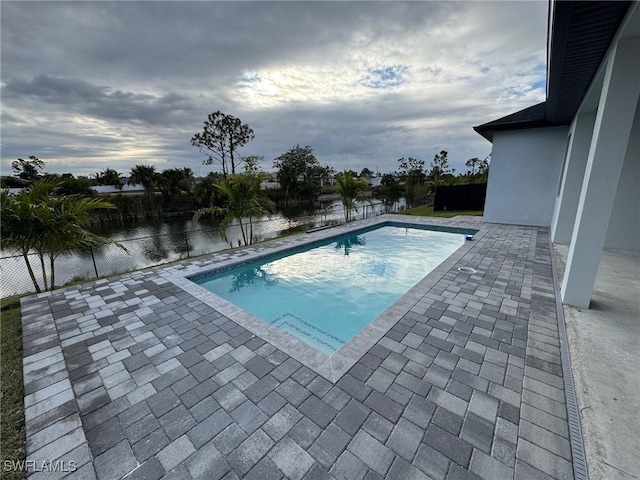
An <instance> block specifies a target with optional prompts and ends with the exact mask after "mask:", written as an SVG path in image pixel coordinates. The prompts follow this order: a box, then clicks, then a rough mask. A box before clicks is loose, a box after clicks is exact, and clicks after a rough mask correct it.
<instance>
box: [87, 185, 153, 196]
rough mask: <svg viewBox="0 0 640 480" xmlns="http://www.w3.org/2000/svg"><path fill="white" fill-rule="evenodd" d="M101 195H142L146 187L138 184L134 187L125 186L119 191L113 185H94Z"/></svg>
mask: <svg viewBox="0 0 640 480" xmlns="http://www.w3.org/2000/svg"><path fill="white" fill-rule="evenodd" d="M91 188H92V189H93V190H95V191H96V192H97V193H99V194H103V195H108V194H112V193H114V194H115V193H142V192H144V186H143V185H141V184H139V183H136V184H134V185H129V184H126V183H125V184H124V185H122V189H121V190H119V189H117V188H116V187H115V186H113V185H94V186H93V187H91Z"/></svg>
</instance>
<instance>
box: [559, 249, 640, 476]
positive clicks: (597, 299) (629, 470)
mask: <svg viewBox="0 0 640 480" xmlns="http://www.w3.org/2000/svg"><path fill="white" fill-rule="evenodd" d="M554 250H555V253H556V259H557V266H558V274H559V275H562V273H563V270H564V264H565V259H566V256H567V253H568V247H566V246H563V245H556V246H554ZM564 315H565V321H566V325H567V335H568V337H569V347H570V351H571V364H572V367H573V375H574V380H575V384H576V395H577V399H578V404H579V407H580V416H581V420H582V428H583V436H584V441H585V450H586V455H587V464H588V467H589V474H590V478H591V479H593V480H628V479H637V478H640V476H639V472H640V455H639V454H638V452H640V415H639V413H640V374H638V365H640V255H639V254H637V253H627V252H617V251H615V252H614V251H604V252H603V254H602V258H601V260H600V266H599V270H598V275H597V277H596V284H595V289H594V292H593V297H592V300H591V305H590V308H589V309H578V308H574V307H569V306H565V307H564Z"/></svg>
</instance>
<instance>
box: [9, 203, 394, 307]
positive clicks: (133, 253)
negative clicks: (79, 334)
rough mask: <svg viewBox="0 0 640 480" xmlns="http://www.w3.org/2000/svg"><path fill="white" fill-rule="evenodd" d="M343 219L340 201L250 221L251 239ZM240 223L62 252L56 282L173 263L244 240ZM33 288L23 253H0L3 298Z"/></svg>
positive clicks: (35, 262)
mask: <svg viewBox="0 0 640 480" xmlns="http://www.w3.org/2000/svg"><path fill="white" fill-rule="evenodd" d="M403 208H404V203H403V202H402V201H400V202H395V203H393V204H388V203H384V202H371V203H369V202H366V203H365V202H363V203H361V204H360V205H359V207H358V212H357V213H354V216H353V218H354V219H361V218H368V217H371V216H377V215H381V214H383V213H394V212H397V211H398V210H401V209H403ZM342 221H344V214H343V210H342V205H339V204H333V205H330V206H329V207H327V208H324V209H320V210H317V211H316V212H315V213H313V214H311V215H302V216H297V217H280V218H273V219H267V218H263V219H259V220H257V221H254V222H253V234H254V243H255V242H256V241H262V240H267V239H270V238H277V237H280V236H283V235H287V234H290V233H294V232H302V231H305V230H309V229H312V228H316V227H322V226H327V225H333V224H338V223H340V222H342ZM241 239H242V234H241V231H240V226H239V225H238V224H237V222H235V223H234V224H232V225H231V226H230V227H228V228H227V230H226V235H225V236H223V232H221V230H220V229H219V228H209V229H198V230H185V231H183V232H180V233H169V234H162V235H153V236H146V237H137V238H129V239H117V240H115V241H114V243H108V244H104V245H98V246H94V247H91V248H87V249H81V250H75V251H73V252H69V253H61V254H59V255H58V256H57V257H56V261H55V286H56V287H59V286H62V285H65V284H68V283H77V282H82V281H88V280H92V279H96V278H101V277H106V276H110V275H115V274H120V273H125V272H130V271H133V270H138V269H141V268H146V267H151V266H154V265H161V264H164V263H169V262H174V261H176V260H181V259H184V258H189V257H194V256H199V255H204V254H208V253H213V252H218V251H221V250H225V249H227V248H230V247H237V246H240V245H241V243H242V240H241ZM28 259H29V263H30V264H31V267H32V269H33V272H34V275H35V277H36V281H37V282H38V285H39V287H40V288H41V290H42V291H44V290H45V288H44V278H43V267H42V266H41V262H40V258H39V257H38V255H37V254H35V253H32V254H29V255H28ZM44 270H45V273H46V276H47V282H49V279H50V276H51V275H50V273H51V272H50V269H49V265H48V259H45V266H44ZM35 291H36V288H35V285H34V283H33V281H32V279H31V278H30V276H29V273H28V270H27V266H26V264H25V259H24V257H23V256H22V255H11V254H9V252H6V251H5V252H3V256H1V257H0V296H1V297H2V298H5V297H10V296H14V295H20V294H25V293H32V292H35Z"/></svg>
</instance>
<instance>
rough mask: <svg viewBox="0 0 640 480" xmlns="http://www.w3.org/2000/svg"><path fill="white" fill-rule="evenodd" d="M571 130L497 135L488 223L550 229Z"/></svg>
mask: <svg viewBox="0 0 640 480" xmlns="http://www.w3.org/2000/svg"><path fill="white" fill-rule="evenodd" d="M568 133H569V127H568V126H562V127H551V128H535V129H527V130H513V131H506V132H495V134H494V137H493V150H492V153H491V168H490V169H489V183H488V185H487V198H486V201H485V208H484V221H485V222H490V223H507V224H516V225H535V226H549V225H551V218H552V216H553V208H554V204H555V200H556V193H557V191H558V183H559V181H560V170H561V169H562V162H563V160H564V152H565V146H566V143H567V136H568Z"/></svg>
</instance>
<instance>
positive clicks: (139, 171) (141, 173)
mask: <svg viewBox="0 0 640 480" xmlns="http://www.w3.org/2000/svg"><path fill="white" fill-rule="evenodd" d="M136 183H139V184H140V185H142V186H143V187H144V189H145V191H146V192H147V196H148V197H151V195H152V194H153V190H154V189H155V188H156V186H157V185H158V173H156V167H154V166H153V165H136V166H135V167H133V168H132V169H131V175H130V176H129V185H134V184H136Z"/></svg>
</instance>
